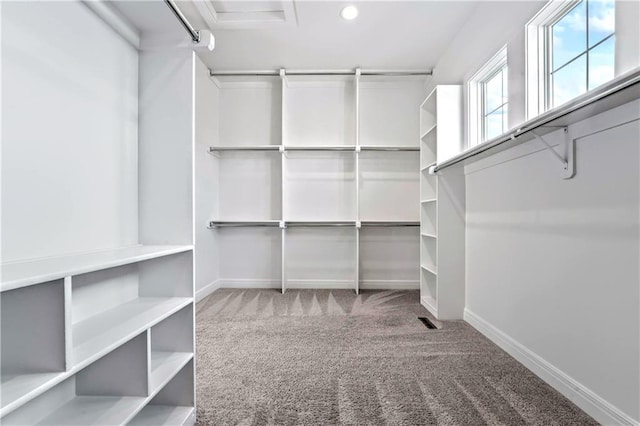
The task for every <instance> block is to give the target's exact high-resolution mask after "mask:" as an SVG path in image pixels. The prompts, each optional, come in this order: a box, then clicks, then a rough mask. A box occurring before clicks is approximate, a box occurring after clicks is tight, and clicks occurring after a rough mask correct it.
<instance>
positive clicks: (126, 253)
mask: <svg viewBox="0 0 640 426" xmlns="http://www.w3.org/2000/svg"><path fill="white" fill-rule="evenodd" d="M192 249H193V246H190V245H189V246H143V245H139V246H131V247H124V248H119V249H114V250H104V251H96V252H91V253H78V254H74V255H69V256H57V257H47V258H40V259H33V260H28V261H22V262H9V263H3V264H2V284H1V285H0V291H7V290H13V289H16V288H20V287H26V286H29V285H33V284H40V283H44V282H47V281H52V280H57V279H61V278H64V277H68V276H73V275H80V274H86V273H88V272H94V271H99V270H101V269H107V268H113V267H116V266H122V265H127V264H130V263H136V262H142V261H145V260H150V259H155V258H158V257H163V256H169V255H172V254H177V253H182V252H186V251H190V250H192Z"/></svg>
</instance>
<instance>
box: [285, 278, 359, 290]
mask: <svg viewBox="0 0 640 426" xmlns="http://www.w3.org/2000/svg"><path fill="white" fill-rule="evenodd" d="M286 288H287V289H290V288H291V289H316V290H329V289H332V290H333V289H350V290H355V288H356V284H355V282H354V281H353V280H305V279H295V278H292V279H288V280H287V286H286Z"/></svg>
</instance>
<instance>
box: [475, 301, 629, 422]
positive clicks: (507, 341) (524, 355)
mask: <svg viewBox="0 0 640 426" xmlns="http://www.w3.org/2000/svg"><path fill="white" fill-rule="evenodd" d="M464 320H465V321H466V322H467V323H469V324H470V325H471V326H472V327H473V328H475V329H476V330H478V331H479V332H480V333H482V334H483V335H485V336H486V337H487V338H488V339H489V340H491V341H492V342H494V343H495V344H496V345H498V346H499V347H500V348H502V349H503V350H504V351H505V352H507V353H508V354H509V355H511V356H512V357H514V358H515V359H516V360H517V361H519V362H520V363H522V364H523V365H524V366H525V367H527V368H528V369H529V370H531V371H532V372H533V373H534V374H535V375H536V376H538V377H540V378H541V379H542V380H544V381H545V382H547V383H548V384H549V385H551V386H552V387H553V388H554V389H556V390H557V391H558V392H560V393H561V394H562V395H564V396H565V397H566V398H567V399H569V401H571V402H573V403H574V404H576V405H577V406H578V407H580V408H581V409H582V410H584V411H585V412H586V413H587V414H589V415H590V416H592V417H593V418H594V419H596V420H597V421H598V422H600V423H602V424H605V425H612V424H616V425H636V426H637V425H638V424H640V423H639V422H638V421H637V420H634V419H633V418H631V417H630V416H629V415H627V414H625V413H623V412H622V411H620V410H619V409H618V408H616V407H615V406H613V405H612V404H610V403H609V402H607V401H605V400H604V399H602V398H601V397H600V396H598V395H596V394H595V393H594V392H593V391H591V390H590V389H588V388H587V387H586V386H584V385H582V384H581V383H579V382H577V381H576V380H574V379H573V378H571V377H570V376H568V375H567V374H566V373H564V372H563V371H561V370H559V369H558V368H556V367H555V366H553V365H552V364H550V363H549V362H548V361H546V360H544V359H543V358H541V357H540V356H538V355H537V354H535V353H534V352H533V351H531V350H530V349H528V348H526V347H525V346H523V345H522V344H520V343H519V342H517V341H516V340H514V339H513V338H511V337H510V336H508V335H507V334H505V333H503V332H502V331H500V330H498V329H497V328H496V327H494V326H493V325H491V324H490V323H488V322H487V321H485V320H484V319H482V318H480V317H479V316H478V315H476V314H474V313H473V312H471V311H470V310H468V309H466V308H465V310H464Z"/></svg>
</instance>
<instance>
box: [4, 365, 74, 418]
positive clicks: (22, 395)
mask: <svg viewBox="0 0 640 426" xmlns="http://www.w3.org/2000/svg"><path fill="white" fill-rule="evenodd" d="M64 377H65V373H64V372H59V373H36V374H19V375H12V374H5V375H2V411H1V412H0V414H1V415H3V416H4V415H5V414H6V413H7V412H9V411H11V410H12V409H13V408H14V407H17V406H20V405H22V403H24V402H27V401H29V400H30V399H31V398H33V396H34V395H39V394H40V393H42V392H44V391H45V390H46V389H48V388H49V386H48V384H50V383H52V382H53V383H57V382H59V381H60V380H62V379H63V378H64Z"/></svg>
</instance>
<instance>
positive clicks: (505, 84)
mask: <svg viewBox="0 0 640 426" xmlns="http://www.w3.org/2000/svg"><path fill="white" fill-rule="evenodd" d="M507 102H509V71H508V69H507V66H506V65H505V67H504V68H502V103H503V104H506V103H507Z"/></svg>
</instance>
